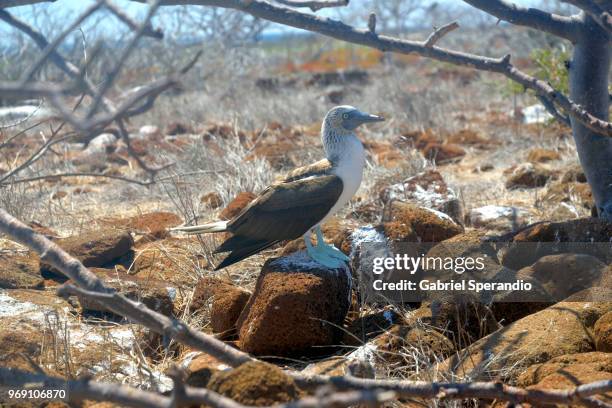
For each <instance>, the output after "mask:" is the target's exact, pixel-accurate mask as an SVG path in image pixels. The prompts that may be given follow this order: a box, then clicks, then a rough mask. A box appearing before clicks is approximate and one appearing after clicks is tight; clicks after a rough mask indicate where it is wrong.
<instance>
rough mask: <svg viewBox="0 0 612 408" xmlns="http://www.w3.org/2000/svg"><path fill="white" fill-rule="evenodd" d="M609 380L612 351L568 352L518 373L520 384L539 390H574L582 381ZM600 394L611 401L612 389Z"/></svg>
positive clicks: (518, 383)
mask: <svg viewBox="0 0 612 408" xmlns="http://www.w3.org/2000/svg"><path fill="white" fill-rule="evenodd" d="M605 380H608V381H610V380H612V354H610V353H602V352H590V353H581V354H566V355H562V356H559V357H555V358H553V359H551V360H550V361H548V362H546V363H543V364H534V365H532V366H531V367H529V368H528V369H527V370H525V371H524V372H523V373H521V375H519V376H518V379H517V385H518V386H520V387H528V388H529V389H535V390H554V389H566V390H572V389H574V388H575V387H577V386H578V385H580V384H587V383H591V382H595V381H605ZM596 398H597V399H599V398H604V399H605V400H606V401H609V400H610V398H612V393H607V394H605V396H598V397H596ZM570 406H571V407H580V406H583V405H581V404H572V405H570Z"/></svg>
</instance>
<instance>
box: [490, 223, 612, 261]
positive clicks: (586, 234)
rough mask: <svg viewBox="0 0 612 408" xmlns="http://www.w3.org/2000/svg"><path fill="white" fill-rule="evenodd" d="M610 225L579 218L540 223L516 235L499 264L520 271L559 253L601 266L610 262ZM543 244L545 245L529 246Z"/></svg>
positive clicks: (611, 232)
mask: <svg viewBox="0 0 612 408" xmlns="http://www.w3.org/2000/svg"><path fill="white" fill-rule="evenodd" d="M611 240H612V223H609V222H607V221H605V220H603V219H600V218H579V219H574V220H569V221H562V222H542V223H539V224H534V225H532V226H530V227H527V228H525V229H524V230H522V231H520V232H519V233H518V234H516V235H515V236H514V237H513V239H512V241H513V244H512V245H510V246H509V247H508V248H507V250H506V251H505V252H504V254H503V256H502V258H501V261H502V264H503V265H504V266H507V267H508V268H511V269H514V270H519V269H521V268H524V267H525V266H529V265H531V264H533V263H534V262H536V261H537V260H538V259H539V258H541V257H543V256H546V255H552V254H558V253H563V252H566V253H580V254H586V255H591V256H594V257H596V258H598V259H599V260H601V261H602V262H604V263H610V262H612V254H611V253H610V244H609V242H610V241H611ZM534 242H546V243H548V244H546V245H533V244H529V243H534Z"/></svg>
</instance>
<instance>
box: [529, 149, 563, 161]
mask: <svg viewBox="0 0 612 408" xmlns="http://www.w3.org/2000/svg"><path fill="white" fill-rule="evenodd" d="M559 159H561V155H560V154H559V152H557V151H554V150H549V149H541V148H536V149H531V150H530V151H529V153H528V154H527V160H528V161H530V162H531V163H546V162H549V161H553V160H559Z"/></svg>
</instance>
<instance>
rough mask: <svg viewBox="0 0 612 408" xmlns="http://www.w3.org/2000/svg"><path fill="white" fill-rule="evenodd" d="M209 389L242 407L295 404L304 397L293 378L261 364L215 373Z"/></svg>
mask: <svg viewBox="0 0 612 408" xmlns="http://www.w3.org/2000/svg"><path fill="white" fill-rule="evenodd" d="M208 389H210V390H212V391H215V392H217V393H219V394H221V395H225V396H226V397H228V398H231V399H233V400H234V401H236V402H237V403H239V404H244V405H250V406H256V407H262V406H270V405H275V404H277V403H283V402H290V401H294V400H296V399H298V398H299V397H300V394H301V392H300V390H299V388H298V387H297V385H296V384H295V382H294V381H293V379H292V378H291V377H289V376H288V375H287V374H285V373H284V372H283V370H281V369H280V368H278V367H276V366H274V365H272V364H269V363H264V362H261V361H253V362H248V363H244V364H241V365H240V366H238V367H236V368H234V369H232V370H225V371H218V372H216V373H214V374H213V375H212V378H211V379H210V381H209V382H208Z"/></svg>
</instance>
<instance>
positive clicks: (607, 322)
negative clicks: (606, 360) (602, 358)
mask: <svg viewBox="0 0 612 408" xmlns="http://www.w3.org/2000/svg"><path fill="white" fill-rule="evenodd" d="M593 335H594V337H595V348H596V349H597V351H604V352H606V353H612V312H608V313H606V314H604V315H603V316H601V317H600V318H599V319H598V320H597V321H596V322H595V327H594V329H593Z"/></svg>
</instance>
